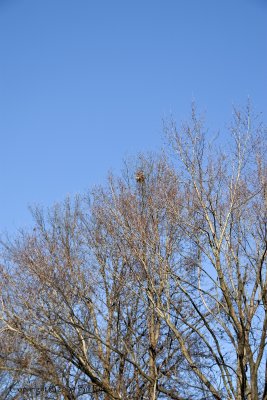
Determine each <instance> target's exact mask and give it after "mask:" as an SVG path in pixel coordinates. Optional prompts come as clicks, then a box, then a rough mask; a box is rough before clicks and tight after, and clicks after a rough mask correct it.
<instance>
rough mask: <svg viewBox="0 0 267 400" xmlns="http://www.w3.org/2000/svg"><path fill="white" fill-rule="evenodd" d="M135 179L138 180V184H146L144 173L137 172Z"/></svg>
mask: <svg viewBox="0 0 267 400" xmlns="http://www.w3.org/2000/svg"><path fill="white" fill-rule="evenodd" d="M135 179H136V182H138V183H143V182H145V175H144V173H143V171H137V172H136V174H135Z"/></svg>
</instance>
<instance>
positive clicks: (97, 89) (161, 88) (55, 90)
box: [0, 0, 267, 230]
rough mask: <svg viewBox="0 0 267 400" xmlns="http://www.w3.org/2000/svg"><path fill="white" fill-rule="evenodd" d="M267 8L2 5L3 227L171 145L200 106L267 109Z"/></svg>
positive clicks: (22, 0)
mask: <svg viewBox="0 0 267 400" xmlns="http://www.w3.org/2000/svg"><path fill="white" fill-rule="evenodd" d="M266 78H267V0H201V1H200V0H131V1H130V0H105V1H104V0H75V1H74V0H0V135H1V142H0V152H1V156H0V173H1V183H0V184H1V186H0V187H1V196H0V205H1V206H0V230H3V229H8V230H13V229H14V228H15V227H19V226H21V225H22V226H25V225H27V223H28V222H29V221H30V217H29V213H28V210H27V206H28V205H29V204H33V203H41V204H43V205H45V206H48V205H51V204H52V203H53V202H54V201H60V200H62V199H63V198H64V197H65V196H66V195H67V194H68V193H70V194H74V193H77V192H83V191H85V190H86V189H88V188H89V187H91V186H92V185H93V184H98V183H101V182H104V181H105V177H106V175H107V171H108V170H109V169H114V170H115V171H119V170H120V168H121V166H122V159H123V157H125V156H126V155H127V154H128V155H134V154H135V153H137V152H139V151H146V150H156V149H159V148H160V147H161V144H162V122H161V121H162V118H163V117H164V116H167V115H169V113H170V111H171V112H172V113H173V114H174V115H175V116H176V117H177V119H178V120H180V119H184V118H186V116H187V115H188V112H189V108H190V103H191V100H192V99H193V98H194V99H196V101H197V103H198V104H199V106H200V108H201V109H202V110H207V116H208V120H210V122H211V124H212V125H214V126H216V124H217V125H218V127H219V126H221V127H223V126H224V121H227V120H228V119H229V117H230V115H231V106H232V104H234V103H235V104H236V103H241V104H244V103H245V102H246V99H247V96H250V97H251V99H252V100H253V102H254V105H255V107H256V109H257V110H258V111H263V112H264V118H265V120H266V105H267V101H266V100H267V90H266V89H267V79H266Z"/></svg>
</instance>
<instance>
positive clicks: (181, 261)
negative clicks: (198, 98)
mask: <svg viewBox="0 0 267 400" xmlns="http://www.w3.org/2000/svg"><path fill="white" fill-rule="evenodd" d="M166 130H167V133H168V137H169V140H170V144H171V146H172V149H173V151H174V152H173V155H174V157H173V158H172V160H170V158H168V157H167V156H166V155H164V154H163V155H161V156H141V157H139V158H138V159H137V161H136V163H135V164H134V165H131V164H130V163H126V165H125V168H124V171H123V174H122V177H120V178H115V177H113V176H110V177H109V180H108V182H107V185H106V186H105V187H98V188H95V189H94V190H93V191H92V192H91V193H90V195H89V196H86V197H85V198H77V199H76V200H75V201H74V202H71V201H70V200H69V199H67V200H66V202H65V203H64V204H62V205H57V206H55V207H54V208H52V209H51V210H50V211H48V213H45V212H43V211H42V210H40V209H38V208H37V209H34V210H33V216H34V220H35V228H34V230H33V231H32V232H22V233H21V234H20V235H19V236H18V237H17V238H16V239H14V240H11V241H5V243H4V245H3V248H4V251H3V261H2V264H3V265H4V267H3V269H2V271H1V275H2V287H1V290H2V306H1V324H2V325H1V326H2V334H4V335H5V338H6V339H5V340H7V341H8V340H9V339H8V338H9V337H12V340H13V342H12V343H13V348H12V350H13V351H12V352H11V353H10V354H9V356H8V357H7V356H6V357H5V359H6V360H7V359H8V360H9V361H8V364H7V363H6V362H5V364H3V365H1V368H2V371H3V373H5V374H7V373H9V374H15V373H19V374H20V376H21V378H20V379H22V377H23V379H28V382H29V383H28V386H29V387H30V385H31V384H32V385H33V384H34V385H36V386H37V385H38V382H39V385H43V386H44V385H46V384H50V385H53V387H54V388H56V389H57V390H58V392H57V393H58V394H57V393H55V396H58V398H64V399H74V398H81V399H83V398H90V399H92V400H102V399H128V400H137V399H143V400H156V399H159V400H160V399H176V400H185V399H188V400H189V399H190V400H191V399H192V400H193V399H196V400H200V399H212V398H213V399H225V400H226V399H227V400H230V399H236V400H245V399H246V400H258V399H261V400H266V399H267V380H266V376H267V367H266V366H267V359H266V350H265V342H266V330H267V308H266V307H267V300H266V299H267V298H266V293H267V292H266V289H267V275H266V272H267V270H266V253H267V180H266V176H267V160H266V154H267V152H266V150H267V146H266V131H264V130H263V128H262V127H261V125H259V124H258V123H257V120H256V119H255V118H254V117H253V116H252V114H251V110H250V108H249V107H248V108H247V109H246V110H245V112H244V113H241V112H239V111H237V110H234V120H233V123H232V125H231V127H230V134H231V135H228V141H229V146H228V147H227V145H226V144H225V142H224V146H223V149H222V148H220V146H219V145H218V144H216V143H217V142H216V141H215V140H213V141H211V140H210V138H209V137H208V136H207V135H205V131H206V129H205V126H204V125H203V122H202V120H201V118H199V117H198V116H197V115H196V112H195V109H194V107H193V109H192V118H191V121H190V122H189V123H187V124H184V125H182V127H181V128H177V126H176V124H175V123H174V122H171V123H170V124H168V125H167V127H166ZM209 140H210V141H209ZM221 147H222V146H221ZM226 149H227V150H226ZM15 343H19V346H18V348H17V350H16V344H15ZM9 376H11V375H9ZM12 376H13V375H12ZM14 376H15V375H14ZM83 384H84V385H87V389H86V390H87V393H86V394H85V393H84V391H83V389H82V387H83ZM28 395H29V394H28ZM25 396H26V394H25ZM83 396H85V397H83ZM88 396H89V397H88ZM24 398H26V397H24ZM29 398H30V397H29ZM40 398H41V397H40Z"/></svg>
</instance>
